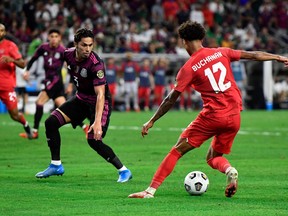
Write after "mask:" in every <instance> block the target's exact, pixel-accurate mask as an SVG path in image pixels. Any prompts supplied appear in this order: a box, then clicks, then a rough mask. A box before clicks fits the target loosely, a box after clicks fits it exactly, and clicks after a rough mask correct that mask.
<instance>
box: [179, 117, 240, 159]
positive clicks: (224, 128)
mask: <svg viewBox="0 0 288 216" xmlns="http://www.w3.org/2000/svg"><path fill="white" fill-rule="evenodd" d="M240 122H241V116H240V113H239V114H236V115H231V116H226V117H214V118H207V117H204V116H202V115H198V116H197V118H196V119H195V120H194V121H193V122H191V123H190V124H189V125H188V127H187V128H186V129H185V130H184V131H183V132H182V134H181V138H186V139H187V142H188V143H189V144H191V145H192V146H193V147H195V148H198V147H200V146H201V145H202V144H203V142H205V141H206V140H208V139H209V138H211V137H213V140H212V143H211V145H212V148H213V149H214V150H215V151H217V152H219V153H223V154H229V153H230V151H231V147H232V144H233V141H234V138H235V136H236V134H237V132H238V131H239V129H240Z"/></svg>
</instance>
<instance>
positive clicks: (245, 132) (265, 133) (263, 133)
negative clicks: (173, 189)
mask: <svg viewBox="0 0 288 216" xmlns="http://www.w3.org/2000/svg"><path fill="white" fill-rule="evenodd" d="M40 125H41V127H44V124H43V123H41V124H40ZM0 126H9V127H10V126H12V127H14V126H19V123H17V122H14V121H12V120H11V122H10V121H9V122H5V121H4V122H0ZM65 126H69V127H70V125H69V124H68V125H65ZM141 129H142V127H138V126H115V125H109V128H108V130H131V131H141ZM279 129H280V128H279ZM151 130H153V131H170V132H182V131H183V130H184V128H175V127H170V128H167V129H166V128H165V129H163V128H159V127H158V128H157V127H153V128H152V129H151ZM279 131H280V132H272V131H256V130H255V129H253V128H249V129H248V130H245V129H243V130H240V131H239V132H238V134H239V135H251V134H252V135H257V136H281V135H282V133H281V132H287V131H288V128H286V130H285V129H283V128H281V130H279Z"/></svg>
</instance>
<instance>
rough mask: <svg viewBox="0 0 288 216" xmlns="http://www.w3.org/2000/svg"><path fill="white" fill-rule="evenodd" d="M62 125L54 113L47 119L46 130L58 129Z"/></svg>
mask: <svg viewBox="0 0 288 216" xmlns="http://www.w3.org/2000/svg"><path fill="white" fill-rule="evenodd" d="M60 127H61V124H60V122H59V120H58V119H57V118H56V116H54V115H50V116H49V117H48V118H47V119H46V121H45V128H46V131H49V130H50V131H53V130H58V129H59V128H60Z"/></svg>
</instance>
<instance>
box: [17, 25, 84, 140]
mask: <svg viewBox="0 0 288 216" xmlns="http://www.w3.org/2000/svg"><path fill="white" fill-rule="evenodd" d="M48 40H49V42H47V43H43V44H42V45H40V46H39V47H38V48H37V50H36V52H35V54H34V55H33V57H32V58H31V59H30V61H29V62H28V64H27V68H26V69H27V71H26V72H25V74H24V77H25V79H26V80H28V79H29V75H30V73H29V70H30V68H31V67H32V65H33V63H34V62H35V61H36V60H37V59H38V58H39V57H41V56H42V57H43V58H44V70H45V79H44V80H43V81H42V86H41V91H40V93H39V95H38V98H37V100H36V112H35V114H34V126H33V129H32V138H33V139H37V138H38V129H39V124H40V121H41V118H42V116H43V106H44V104H46V103H47V102H48V101H49V100H50V99H52V100H53V101H54V103H55V105H56V107H59V106H60V105H62V104H63V103H64V102H65V101H66V99H65V94H64V84H63V79H62V74H61V70H62V67H63V63H64V51H65V47H64V46H62V45H61V44H60V43H61V34H60V31H59V30H58V29H50V30H49V32H48ZM81 125H82V126H83V129H84V132H85V126H86V125H84V124H83V123H82V124H81ZM86 129H87V130H88V127H87V128H86ZM19 135H20V136H21V137H23V138H27V134H26V133H20V134H19Z"/></svg>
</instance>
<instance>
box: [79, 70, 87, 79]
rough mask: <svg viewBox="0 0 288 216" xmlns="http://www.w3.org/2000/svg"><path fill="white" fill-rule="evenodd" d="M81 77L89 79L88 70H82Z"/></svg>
mask: <svg viewBox="0 0 288 216" xmlns="http://www.w3.org/2000/svg"><path fill="white" fill-rule="evenodd" d="M80 75H81V76H82V77H87V70H86V69H85V68H82V70H81V71H80Z"/></svg>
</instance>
